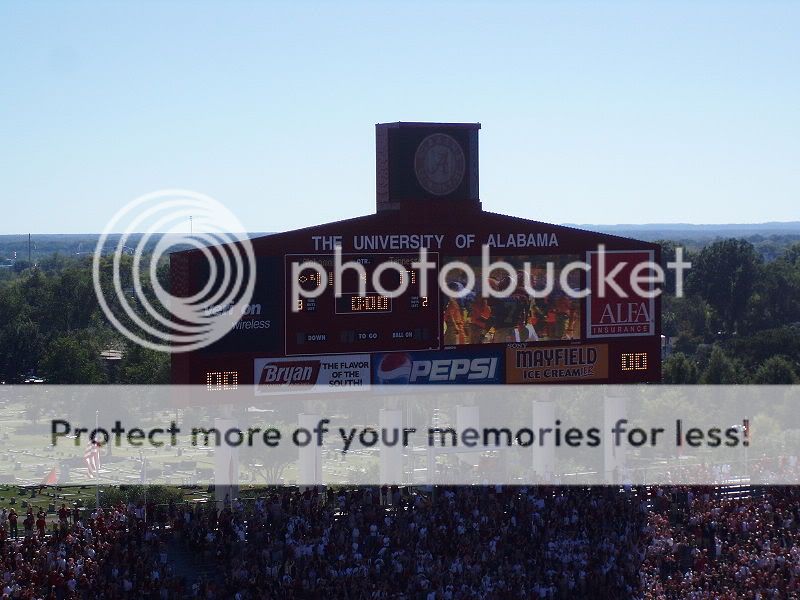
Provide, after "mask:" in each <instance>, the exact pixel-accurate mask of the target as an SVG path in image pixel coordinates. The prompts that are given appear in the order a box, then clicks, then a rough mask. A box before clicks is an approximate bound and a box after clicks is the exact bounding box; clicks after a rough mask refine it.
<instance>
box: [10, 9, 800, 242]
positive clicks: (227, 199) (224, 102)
mask: <svg viewBox="0 0 800 600" xmlns="http://www.w3.org/2000/svg"><path fill="white" fill-rule="evenodd" d="M388 121H480V122H481V123H482V125H483V128H482V130H481V138H480V139H481V148H480V153H481V157H480V160H481V199H482V200H483V203H484V207H485V208H486V209H488V210H493V211H497V212H503V213H508V214H515V215H519V216H524V217H527V218H533V219H538V220H543V221H550V222H556V223H562V222H573V223H604V224H607V223H649V222H691V223H720V222H740V223H747V222H762V221H770V220H783V221H786V220H800V208H798V207H800V2H778V3H774V2H773V3H770V2H762V1H755V0H754V1H752V2H748V3H744V2H740V3H736V2H714V3H711V2H697V1H691V2H678V1H670V2H652V1H642V2H637V3H623V2H590V3H577V2H530V3H523V2H514V3H503V2H490V3H478V2H457V3H438V2H432V1H426V2H419V3H414V2H406V1H403V2H400V1H397V2H370V3H366V2H365V3H347V2H343V1H339V2H326V3H303V2H293V3H281V4H277V3H268V2H231V1H226V2H213V3H212V2H210V1H204V2H201V1H195V2H185V3H184V2H157V1H155V0H151V1H142V0H136V1H127V2H122V1H117V2H104V3H89V2H72V1H69V2H61V1H59V2H29V1H22V0H19V1H10V0H0V183H2V188H0V190H1V191H0V233H21V232H28V231H32V232H34V233H37V232H38V233H53V232H67V233H72V232H95V231H100V230H101V229H102V228H103V227H104V226H105V224H106V222H107V221H108V219H109V218H110V217H111V215H112V214H113V213H114V212H115V211H116V209H117V208H118V207H120V206H121V205H123V204H124V203H125V202H127V201H129V200H131V199H133V198H134V197H136V196H139V195H140V194H144V193H147V192H151V191H154V190H157V189H161V188H175V187H182V188H188V189H192V190H196V191H198V192H203V193H206V194H209V195H211V196H213V197H215V198H217V199H219V200H221V201H223V202H224V203H226V204H227V205H228V206H229V207H230V208H231V210H232V211H233V212H234V213H235V214H236V215H238V216H239V218H240V219H241V220H242V221H243V222H244V223H245V224H246V226H247V228H248V229H249V230H251V231H281V230H286V229H292V228H296V227H302V226H308V225H313V224H317V223H323V222H328V221H334V220H338V219H343V218H348V217H353V216H357V215H360V214H367V213H371V212H373V210H374V190H375V166H374V160H375V158H374V152H375V151H374V127H373V126H374V124H375V123H378V122H388Z"/></svg>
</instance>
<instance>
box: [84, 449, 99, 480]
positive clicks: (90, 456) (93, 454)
mask: <svg viewBox="0 0 800 600" xmlns="http://www.w3.org/2000/svg"><path fill="white" fill-rule="evenodd" d="M83 461H84V462H85V463H86V470H87V471H88V472H89V477H91V478H92V479H94V478H95V476H96V475H97V473H98V472H99V471H100V444H98V443H97V442H96V441H94V440H92V441H91V442H89V445H88V446H86V451H85V452H84V453H83Z"/></svg>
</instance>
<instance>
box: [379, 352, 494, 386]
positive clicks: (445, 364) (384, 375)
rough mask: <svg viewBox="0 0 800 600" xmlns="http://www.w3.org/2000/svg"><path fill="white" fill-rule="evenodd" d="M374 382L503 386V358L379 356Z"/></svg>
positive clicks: (442, 354) (422, 354)
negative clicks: (488, 384) (497, 384)
mask: <svg viewBox="0 0 800 600" xmlns="http://www.w3.org/2000/svg"><path fill="white" fill-rule="evenodd" d="M372 380H373V382H374V383H376V384H379V385H388V384H399V385H417V384H441V383H456V384H469V383H483V384H487V383H502V382H503V363H502V356H501V355H500V354H499V353H489V352H487V353H485V354H483V355H479V356H476V355H474V354H466V353H463V352H458V351H445V352H391V353H388V354H377V355H375V360H374V370H373V377H372Z"/></svg>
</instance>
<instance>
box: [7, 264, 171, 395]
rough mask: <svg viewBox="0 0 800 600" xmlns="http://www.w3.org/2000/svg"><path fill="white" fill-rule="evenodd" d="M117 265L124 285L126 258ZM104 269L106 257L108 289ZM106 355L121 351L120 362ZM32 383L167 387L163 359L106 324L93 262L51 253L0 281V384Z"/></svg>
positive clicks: (166, 366) (164, 272) (127, 274)
mask: <svg viewBox="0 0 800 600" xmlns="http://www.w3.org/2000/svg"><path fill="white" fill-rule="evenodd" d="M122 264H123V272H124V273H125V277H127V278H128V281H127V282H126V283H125V284H124V285H125V286H129V285H130V277H131V275H130V266H131V260H130V257H123V263H122ZM110 268H111V267H110V259H104V262H103V263H102V269H101V271H102V273H103V278H102V281H103V286H104V287H107V286H110V285H111V280H110ZM168 273H169V271H168V269H167V268H166V265H163V266H161V267H160V269H159V275H160V276H164V277H167V276H168ZM143 284H144V285H145V287H146V288H147V287H148V282H146V281H144V282H143ZM107 296H108V295H107ZM104 351H119V352H121V354H122V358H121V359H120V360H108V359H105V358H103V354H102V353H103V352H104ZM32 378H43V379H44V380H45V381H46V382H48V383H64V384H103V383H169V356H168V355H166V354H164V353H159V352H154V351H152V350H147V349H145V348H142V347H140V346H138V345H136V344H132V343H131V342H129V341H128V340H127V339H125V338H124V337H122V336H121V335H120V334H119V333H118V332H117V331H116V330H115V329H114V328H113V327H112V326H111V325H110V324H109V323H108V322H107V320H106V318H105V316H104V315H103V313H102V311H101V309H100V306H99V303H98V301H97V298H96V295H95V292H94V286H93V284H92V263H91V257H64V256H60V255H58V254H54V255H51V256H50V257H48V258H46V259H43V260H42V261H40V262H39V264H38V265H37V266H35V267H32V266H31V267H28V268H25V269H21V270H18V271H12V273H10V274H9V273H5V274H4V277H3V279H2V280H0V381H4V382H6V383H19V382H23V381H25V380H30V379H32Z"/></svg>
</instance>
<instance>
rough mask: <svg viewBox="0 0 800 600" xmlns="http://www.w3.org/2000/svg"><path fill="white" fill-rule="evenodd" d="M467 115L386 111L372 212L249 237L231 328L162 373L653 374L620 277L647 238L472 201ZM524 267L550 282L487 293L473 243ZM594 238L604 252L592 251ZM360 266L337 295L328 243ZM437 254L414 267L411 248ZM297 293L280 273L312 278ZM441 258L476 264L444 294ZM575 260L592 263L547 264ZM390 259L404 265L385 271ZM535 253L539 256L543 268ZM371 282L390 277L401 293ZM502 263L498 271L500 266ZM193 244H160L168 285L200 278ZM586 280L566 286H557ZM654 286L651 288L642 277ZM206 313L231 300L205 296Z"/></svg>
mask: <svg viewBox="0 0 800 600" xmlns="http://www.w3.org/2000/svg"><path fill="white" fill-rule="evenodd" d="M479 129H480V125H479V124H434V123H392V124H379V125H377V126H376V131H377V211H376V213H375V214H372V215H368V216H363V217H358V218H355V219H349V220H345V221H340V222H336V223H329V224H325V225H319V226H315V227H310V228H307V229H300V230H296V231H290V232H285V233H277V234H272V235H267V236H264V237H259V238H255V239H253V240H252V244H253V249H254V253H255V257H256V272H255V273H253V274H250V276H252V277H255V291H254V294H253V297H252V300H251V301H250V303H249V304H248V305H246V306H244V307H243V308H241V309H240V311H239V312H240V313H241V314H237V315H236V319H234V320H233V321H234V322H233V325H232V328H231V330H230V332H229V333H228V334H226V335H225V336H224V337H223V338H221V339H220V340H218V341H217V342H215V343H214V344H212V345H210V346H208V347H206V348H203V349H200V350H196V351H192V352H187V353H175V354H173V357H172V380H173V382H174V383H180V384H200V385H205V386H207V388H208V389H210V390H220V391H223V390H226V389H232V388H235V387H238V385H240V384H255V385H256V386H257V387H256V390H257V393H258V390H265V391H275V390H278V389H280V390H282V391H285V392H292V391H309V390H322V389H326V390H333V391H335V390H336V389H347V390H350V391H352V390H354V389H355V388H364V389H366V388H368V387H369V386H371V385H381V384H391V383H400V384H447V383H457V384H470V383H480V384H486V383H490V384H504V383H505V384H537V383H540V384H542V383H544V384H549V383H644V382H658V381H660V377H661V366H660V334H661V331H660V324H661V319H660V313H661V310H660V298H659V297H649V296H652V295H651V294H644V295H642V294H638V293H636V291H637V290H635V289H632V288H631V286H630V285H628V284H627V283H626V282H628V280H629V277H628V276H629V275H630V270H631V268H632V266H633V265H635V264H637V263H640V262H643V261H654V262H659V260H660V248H659V246H658V245H657V244H651V243H646V242H642V241H637V240H633V239H628V238H622V237H617V236H612V235H607V234H601V233H594V232H590V231H582V230H578V229H574V228H570V227H564V226H558V225H552V224H548V223H542V222H537V221H531V220H526V219H521V218H516V217H511V216H505V215H500V214H494V213H490V212H486V211H484V210H482V205H481V202H480V200H479V196H478V130H479ZM484 245H486V246H488V248H489V251H490V253H491V261H498V260H502V261H504V262H506V263H508V264H510V265H512V266H513V268H514V269H516V270H517V272H518V276H519V280H520V281H522V279H523V276H524V274H525V273H526V272H527V274H528V277H529V278H530V279H529V280H530V282H531V283H532V284H533V287H534V288H535V289H542V285H543V284H542V282H543V281H545V280H546V276H547V274H548V269H552V270H553V273H554V275H555V277H554V278H553V279H554V281H555V284H554V286H553V289H552V291H551V292H550V293H549V294H547V295H545V296H543V297H534V296H532V295H530V294H529V293H527V292H526V291H525V290H524V289H515V290H514V292H513V293H512V294H511V295H510V296H509V297H506V298H492V297H489V298H486V297H484V294H481V293H480V292H481V289H480V287H481V282H482V281H483V282H489V283H490V284H492V285H494V284H495V283H497V285H498V286H500V285H502V283H503V282H502V275H503V273H502V271H500V272H494V271H493V272H491V273H488V274H487V277H486V278H484V277H483V275H484V274H483V273H482V271H481V269H482V266H483V265H482V259H481V249H482V246H484ZM601 245H602V246H603V247H604V249H605V253H604V255H603V256H602V257H601V256H600V255H599V253H598V248H599V247H600V246H601ZM337 247H340V248H341V253H342V256H341V259H342V261H344V262H347V261H352V262H355V263H357V264H359V265H361V266H362V267H363V269H364V273H365V274H366V280H365V281H364V282H363V284H364V285H365V289H363V290H360V286H359V284H360V283H362V282H360V281H359V279H360V278H361V277H362V276H360V275H359V274H358V273H357V272H355V270H352V269H351V270H345V271H344V272H343V275H342V279H341V290H340V292H341V293H340V294H339V295H338V296H337V295H336V294H335V293H334V281H333V280H334V273H333V268H334V263H335V257H334V249H335V248H337ZM423 248H424V249H425V250H426V251H427V258H428V260H429V261H430V262H431V263H433V264H434V265H435V268H432V269H430V270H429V271H425V272H423V271H420V270H415V269H413V268H412V262H414V261H415V260H418V259H419V253H420V250H422V249H423ZM599 260H603V261H604V263H605V268H606V271H609V270H611V269H613V268H614V267H615V266H617V265H621V266H618V277H617V279H616V280H617V281H621V282H623V283H622V288H624V289H622V290H619V291H622V292H623V293H622V294H621V295H620V294H615V293H614V291H613V290H612V291H611V292H610V293H606V294H605V295H604V296H603V297H599V295H598V294H597V293H596V292H597V288H598V286H599V285H600V283H601V282H600V281H599V280H598V275H597V273H599V268H598V267H599V265H598V261H599ZM309 261H313V262H315V263H317V264H318V265H320V266H321V269H322V270H323V271H325V273H326V275H327V277H325V279H327V282H324V283H326V285H325V288H324V289H322V290H321V293H319V295H317V296H316V297H314V298H310V297H309V298H306V297H300V298H298V297H296V295H293V294H292V287H293V284H296V285H297V286H299V287H300V288H301V289H304V290H308V291H312V290H317V289H318V288H319V287H320V286H321V284H322V283H323V281H322V275H321V274H320V271H319V270H314V269H309V268H305V269H295V268H294V267H293V265H302V263H304V262H309ZM453 261H460V262H461V263H462V264H463V263H466V264H467V265H469V266H470V267H472V268H473V269H474V273H475V275H476V283H475V284H472V285H471V288H470V289H467V290H465V291H464V293H463V295H462V296H461V297H459V298H453V297H450V296H449V295H446V294H444V293H442V292H441V291H440V288H439V280H438V276H439V272H440V270H441V269H442V268H443V267H444V266H445V265H447V264H449V263H452V262H453ZM574 261H583V262H585V263H586V264H588V265H590V266H591V268H590V269H589V270H571V271H570V272H569V273H568V276H567V277H566V278H561V277H560V274H561V273H562V271H563V270H564V269H568V267H567V266H568V265H569V264H571V263H574ZM387 262H393V263H398V264H399V265H401V266H402V268H395V269H385V268H382V267H381V265H383V264H384V263H387ZM548 263H549V265H550V266H548ZM376 270H377V271H378V273H379V276H378V279H377V281H379V282H380V284H381V288H383V289H386V290H393V289H396V288H398V286H399V285H400V284H402V285H403V288H404V291H403V293H402V294H400V295H399V296H398V297H389V296H388V295H386V294H382V293H379V291H378V290H377V289H375V286H374V285H372V283H373V276H374V275H375V272H376ZM498 273H499V274H498ZM208 274H209V267H208V264H207V259H206V257H205V256H204V255H203V254H202V253H201V252H200V251H197V250H190V251H185V252H179V253H174V254H172V255H171V276H172V286H173V293H176V294H177V295H190V294H193V293H196V292H197V291H198V290H200V289H202V287H203V286H204V285H206V283H207V282H208V277H209V275H208ZM443 280H446V282H447V285H448V286H449V287H450V288H451V289H460V290H464V288H465V286H467V285H468V284H470V282H469V281H468V280H466V278H465V277H464V275H463V273H462V272H461V271H459V270H450V271H448V276H447V277H443ZM564 282H568V285H569V286H570V287H571V288H575V289H584V290H586V295H585V296H584V297H580V298H576V297H573V296H572V295H570V294H567V293H565V290H564V287H563V285H562V284H563V283H564ZM649 289H653V288H652V284H651V287H650V288H649ZM607 291H608V290H607ZM206 310H209V311H212V312H213V311H220V310H223V311H224V310H231V309H230V307H225V306H221V307H220V306H215V307H206Z"/></svg>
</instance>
